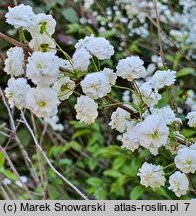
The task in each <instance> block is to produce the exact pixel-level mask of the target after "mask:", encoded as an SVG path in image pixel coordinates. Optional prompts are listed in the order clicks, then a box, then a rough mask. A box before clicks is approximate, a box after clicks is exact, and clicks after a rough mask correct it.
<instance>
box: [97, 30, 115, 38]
mask: <svg viewBox="0 0 196 216" xmlns="http://www.w3.org/2000/svg"><path fill="white" fill-rule="evenodd" d="M113 35H116V31H115V30H110V31H104V32H101V33H100V34H99V36H100V37H105V38H109V37H111V36H113Z"/></svg>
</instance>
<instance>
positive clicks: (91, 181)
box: [86, 177, 103, 187]
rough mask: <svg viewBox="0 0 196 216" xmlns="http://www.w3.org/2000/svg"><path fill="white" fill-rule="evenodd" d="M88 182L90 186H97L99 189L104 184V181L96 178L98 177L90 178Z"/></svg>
mask: <svg viewBox="0 0 196 216" xmlns="http://www.w3.org/2000/svg"><path fill="white" fill-rule="evenodd" d="M86 182H87V183H88V184H89V185H92V186H96V187H98V186H100V185H102V184H103V181H102V179H99V178H96V177H92V178H89V179H87V181H86Z"/></svg>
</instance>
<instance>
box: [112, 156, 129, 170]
mask: <svg viewBox="0 0 196 216" xmlns="http://www.w3.org/2000/svg"><path fill="white" fill-rule="evenodd" d="M125 161H126V158H125V157H123V156H119V157H117V158H116V159H115V160H114V162H113V164H112V168H113V169H114V170H118V169H119V168H120V167H121V166H122V165H123V164H124V163H125Z"/></svg>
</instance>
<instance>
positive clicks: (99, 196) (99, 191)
mask: <svg viewBox="0 0 196 216" xmlns="http://www.w3.org/2000/svg"><path fill="white" fill-rule="evenodd" d="M106 195H107V194H106V191H105V189H104V188H101V187H100V188H98V189H97V190H96V191H95V192H94V196H95V198H96V199H98V200H104V199H106Z"/></svg>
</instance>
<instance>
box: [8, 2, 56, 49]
mask: <svg viewBox="0 0 196 216" xmlns="http://www.w3.org/2000/svg"><path fill="white" fill-rule="evenodd" d="M8 10H9V11H8V13H7V14H6V15H5V17H6V22H8V23H9V24H11V25H13V26H14V27H15V28H16V29H19V28H22V29H24V30H27V31H28V32H29V33H30V34H31V36H32V40H31V41H30V43H29V45H30V47H31V48H32V49H34V50H36V51H48V50H50V51H52V50H53V51H55V50H54V48H55V47H56V46H55V44H54V42H53V40H51V38H50V37H51V36H52V34H53V33H54V32H55V26H56V21H55V20H54V19H53V18H52V16H51V15H46V14H43V13H39V14H37V15H36V14H34V13H33V10H32V8H31V7H30V6H28V5H27V6H25V5H24V4H20V5H18V6H16V7H14V8H10V7H9V8H8Z"/></svg>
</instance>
